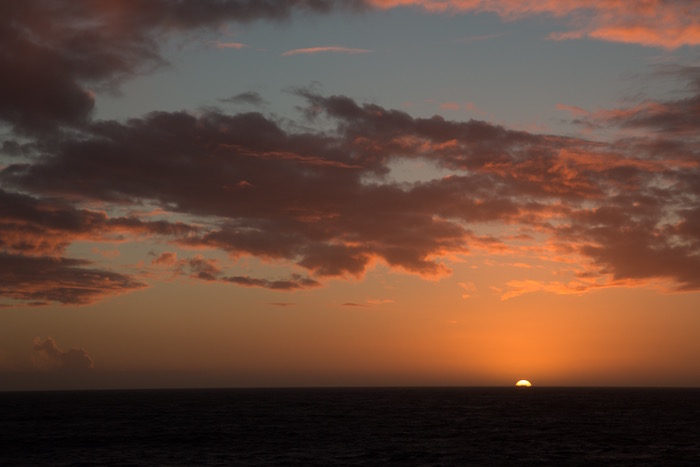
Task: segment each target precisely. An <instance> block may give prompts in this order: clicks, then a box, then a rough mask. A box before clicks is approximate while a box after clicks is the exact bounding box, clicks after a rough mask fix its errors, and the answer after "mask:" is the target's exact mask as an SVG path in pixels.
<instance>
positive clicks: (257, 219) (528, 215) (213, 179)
mask: <svg viewBox="0 0 700 467" xmlns="http://www.w3.org/2000/svg"><path fill="white" fill-rule="evenodd" d="M684 73H685V74H684V75H683V76H684V77H685V78H688V76H687V75H688V73H687V72H684ZM298 94H299V96H300V97H301V98H303V99H304V100H305V107H304V109H303V112H304V115H305V116H306V117H307V118H309V119H310V120H309V122H310V123H311V124H312V125H314V124H316V123H317V124H318V125H319V127H323V128H329V127H330V128H333V130H332V131H327V130H323V131H321V130H318V131H314V130H313V126H312V127H309V126H308V125H306V126H305V128H306V130H304V131H301V132H299V131H292V130H288V129H286V128H283V127H282V126H280V125H279V123H277V122H276V121H274V120H272V119H270V118H267V117H265V116H263V115H261V114H259V113H239V114H234V115H229V114H225V113H221V112H218V111H203V112H201V113H200V114H198V115H196V116H195V115H191V114H187V113H184V112H154V113H152V114H149V115H147V116H145V117H142V118H139V119H132V120H129V121H128V122H125V123H120V122H106V121H100V122H93V123H91V124H89V125H87V126H86V127H85V128H84V130H83V132H82V133H81V135H80V137H79V138H74V137H73V136H71V135H70V134H68V135H65V136H64V139H63V140H60V139H59V140H56V139H52V140H51V142H50V143H49V142H47V143H45V144H46V145H47V146H45V147H44V148H43V151H44V153H46V154H50V155H51V156H49V157H44V158H42V159H35V160H33V161H32V162H27V163H19V164H12V165H9V166H7V167H6V168H4V169H3V170H2V171H1V172H0V181H2V182H3V186H6V187H8V189H10V188H11V189H16V190H22V191H24V192H30V193H35V194H36V195H35V196H36V197H29V198H27V197H26V196H27V195H18V194H16V193H10V192H5V197H6V198H7V199H10V200H14V201H13V202H12V203H11V204H14V205H22V203H24V205H25V206H26V207H25V208H23V209H20V210H19V212H23V213H25V214H23V216H25V217H31V216H34V217H36V216H38V214H31V213H34V212H41V211H42V209H39V208H38V207H36V206H35V205H39V204H41V203H44V202H45V201H41V200H43V198H42V197H43V196H49V195H50V194H55V193H60V194H62V196H65V197H67V199H85V200H92V201H93V202H100V203H107V204H108V205H109V204H110V203H118V204H119V205H120V206H123V205H125V204H126V205H139V204H143V203H146V204H149V205H156V206H158V207H160V208H161V209H163V210H164V211H167V212H172V213H173V214H178V215H184V216H195V217H197V218H198V219H200V221H201V222H200V224H199V225H198V226H197V228H193V227H190V226H188V225H186V224H173V223H170V224H168V223H165V224H164V223H161V224H150V223H148V222H146V221H139V220H136V219H128V218H114V219H110V218H108V217H107V216H106V215H105V214H104V213H103V214H99V215H96V214H94V213H92V212H89V211H84V210H78V209H73V211H75V213H78V214H80V215H79V216H77V217H78V218H80V217H81V216H83V217H85V218H88V219H92V221H91V222H89V223H88V222H85V223H86V224H87V225H90V226H92V227H91V228H92V229H93V230H92V232H102V231H107V232H108V231H110V229H112V228H117V227H119V228H123V229H125V231H127V232H128V228H131V229H141V230H142V231H146V232H151V231H153V232H157V234H158V235H164V236H167V237H168V238H170V239H172V241H174V242H175V243H178V244H180V245H182V246H186V247H196V248H205V249H216V250H221V251H224V252H226V253H228V254H229V255H231V256H232V257H239V256H253V257H257V258H260V259H263V260H266V261H275V262H279V263H280V264H289V263H290V262H291V263H292V264H295V265H296V267H301V268H304V269H306V270H307V271H308V273H309V274H310V277H309V278H304V279H301V278H300V277H295V276H292V278H291V279H283V280H271V279H265V278H256V277H250V276H246V275H236V274H229V273H227V272H226V271H224V270H223V269H222V268H221V267H220V266H218V265H216V264H215V263H213V262H209V261H208V260H206V261H205V260H204V259H189V260H184V259H183V260H177V264H180V265H182V266H180V267H186V268H187V270H188V271H189V272H188V274H189V276H191V277H192V278H198V279H201V280H210V281H218V282H227V283H231V284H237V285H240V286H252V287H265V288H269V289H275V290H295V289H301V288H307V287H313V286H317V285H319V282H318V279H320V278H323V277H362V276H363V275H364V274H365V272H366V271H367V270H368V268H371V267H372V266H373V265H374V264H376V263H377V262H382V263H384V264H387V265H388V266H390V267H392V268H395V269H397V270H402V271H406V272H409V273H415V274H419V275H421V276H423V277H441V276H444V275H446V274H449V273H450V270H449V267H448V262H447V261H446V260H447V259H448V258H451V257H455V256H459V255H468V254H469V253H470V251H471V250H481V251H485V252H489V253H499V252H501V253H502V252H504V251H512V248H516V247H513V246H510V245H509V242H510V240H509V239H508V238H499V237H495V236H488V235H483V234H478V233H477V232H478V231H479V229H481V228H482V227H483V226H488V225H511V226H520V227H521V228H522V229H524V231H525V232H532V231H535V232H538V234H539V235H540V236H545V237H546V238H548V243H547V245H548V246H547V249H544V248H542V249H541V254H542V255H547V257H548V258H550V259H551V260H553V261H561V259H562V258H569V259H567V260H566V261H576V262H578V263H579V264H580V267H579V268H578V269H577V270H576V271H575V273H576V274H579V275H581V274H588V275H595V276H597V277H599V278H603V279H604V280H603V279H601V280H602V282H600V281H599V282H597V284H598V285H600V284H601V283H608V284H610V283H617V284H621V283H623V282H622V281H624V280H643V279H649V280H651V279H654V278H665V279H667V280H670V281H672V282H673V283H675V285H674V287H675V288H677V289H679V290H681V289H682V290H688V289H697V288H700V285H699V283H698V277H700V274H698V273H696V272H695V271H700V268H696V267H695V266H696V258H697V256H698V252H700V242H699V241H698V235H699V234H700V232H698V223H697V222H695V221H694V217H693V216H695V215H696V210H697V200H698V188H697V187H698V186H700V183H698V178H699V177H700V175H699V168H698V164H697V162H696V161H694V159H693V158H692V157H688V156H684V154H691V153H692V151H694V150H695V149H693V148H695V147H696V145H697V142H694V140H693V139H692V138H688V135H689V134H692V132H690V131H689V129H690V128H692V126H693V125H694V124H695V123H694V120H693V119H692V118H690V119H688V120H687V121H686V122H683V120H682V119H681V118H680V116H681V115H682V114H683V113H686V114H688V115H690V116H692V115H693V112H694V110H693V107H692V105H688V102H689V100H690V102H692V99H693V97H690V98H688V99H689V100H688V99H680V100H678V101H669V102H662V103H659V104H658V106H656V107H654V108H663V109H666V110H667V111H669V112H670V114H669V115H678V118H677V119H675V120H674V119H670V122H673V121H678V122H679V123H678V124H675V126H674V127H673V128H671V127H670V125H671V123H670V122H665V121H663V120H662V119H657V118H650V116H649V115H648V112H647V113H643V112H644V108H643V107H640V108H636V107H634V108H632V110H631V111H629V112H627V113H621V114H619V115H617V114H613V113H608V114H606V117H605V118H607V119H608V120H606V123H608V124H609V123H610V122H614V123H615V124H617V125H620V126H630V125H638V126H641V125H645V128H654V127H655V126H656V127H659V128H660V129H664V130H668V129H669V128H671V131H659V132H658V135H657V136H653V137H652V136H650V134H649V133H648V132H647V133H646V134H644V135H643V136H639V137H634V138H632V139H630V138H627V139H625V140H624V141H620V142H617V141H611V142H593V141H587V140H584V139H579V138H568V137H557V136H552V135H538V134H533V133H528V132H524V131H513V130H509V129H507V128H504V127H501V126H498V125H493V124H490V123H487V122H483V121H479V120H468V121H453V120H446V119H444V118H442V117H439V116H434V117H431V118H417V117H413V116H411V115H409V114H408V113H406V112H403V111H399V110H394V109H387V108H384V107H381V106H378V105H376V104H361V103H358V102H356V101H354V100H352V99H350V98H348V97H345V96H322V95H318V94H315V93H314V92H312V91H309V90H305V89H300V90H298ZM601 115H602V114H601ZM601 118H602V117H601ZM616 119H617V120H616ZM684 125H685V126H684ZM650 138H654V139H650ZM680 148H683V149H682V150H681V149H680ZM173 151H177V153H178V158H177V159H175V160H174V159H173V158H172V157H171V154H172V153H173ZM397 160H422V161H426V162H429V163H431V164H434V165H436V166H438V167H440V168H442V169H445V170H448V171H452V175H449V176H446V177H442V178H436V179H433V180H425V181H420V182H414V183H411V184H402V183H397V182H393V181H391V179H390V178H388V177H387V176H386V175H387V174H388V173H389V170H390V164H391V163H392V162H394V161H397ZM124 174H128V177H127V178H126V179H128V183H125V182H124V180H125V177H124ZM37 203H38V204H37ZM32 206H35V207H32ZM66 209H67V208H64V210H66ZM73 211H70V210H67V211H66V212H73ZM56 212H62V211H61V210H60V209H59V210H57V211H56ZM30 214H31V216H30ZM6 217H8V218H9V217H11V216H10V214H6ZM59 217H60V216H53V215H52V216H44V220H43V223H44V224H47V223H50V222H53V223H57V221H56V220H55V219H57V218H59ZM46 219H48V220H46ZM670 219H675V221H673V222H670V221H669V220H670ZM78 225H81V224H80V223H78ZM95 226H98V227H99V228H96V227H95ZM6 230H7V231H10V230H11V229H6ZM88 230H89V229H88ZM631 234H634V235H636V236H638V237H631V238H637V240H635V241H633V242H632V241H630V242H629V243H628V245H625V244H624V238H626V236H629V235H631ZM8 238H9V237H8ZM522 238H525V239H527V238H530V239H532V237H521V239H522ZM521 241H524V240H521ZM631 245H634V246H635V249H633V248H631ZM626 246H628V247H629V248H626ZM13 248H15V250H16V251H19V248H20V246H16V247H13ZM518 248H519V247H518ZM56 250H57V251H60V248H57V249H56ZM37 251H41V250H37ZM635 255H636V258H632V257H633V256H635ZM571 258H573V259H571ZM627 258H631V262H630V263H629V264H635V265H636V266H635V268H634V270H631V269H630V268H628V267H626V265H625V261H626V260H627ZM171 260H172V261H174V260H175V258H174V257H173V258H170V257H162V258H160V259H158V258H156V260H154V261H155V263H159V262H163V263H165V262H166V261H171ZM567 267H569V266H567Z"/></svg>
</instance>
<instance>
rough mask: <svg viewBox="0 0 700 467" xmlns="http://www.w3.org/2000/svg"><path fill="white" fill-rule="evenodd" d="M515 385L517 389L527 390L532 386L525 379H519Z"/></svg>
mask: <svg viewBox="0 0 700 467" xmlns="http://www.w3.org/2000/svg"><path fill="white" fill-rule="evenodd" d="M515 385H516V386H517V387H519V388H529V387H530V386H532V383H530V381H528V380H526V379H521V380H520V381H518V382H517V383H515Z"/></svg>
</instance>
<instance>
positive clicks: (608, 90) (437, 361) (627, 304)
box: [0, 0, 700, 390]
mask: <svg viewBox="0 0 700 467" xmlns="http://www.w3.org/2000/svg"><path fill="white" fill-rule="evenodd" d="M699 51H700V6H699V5H698V4H697V2H695V1H694V0H687V1H684V0H673V1H670V0H669V1H666V0H644V1H638V2H626V1H622V0H562V1H552V0H542V1H536V0H530V1H514V0H452V1H449V0H220V1H215V0H202V1H197V2H194V1H193V2H183V1H175V0H147V1H137V0H123V1H116V0H94V1H89V0H73V1H57V0H27V1H23V2H2V3H0V69H1V70H2V73H0V390H35V389H97V388H149V387H261V386H404V385H410V386H437V385H439V386H445V385H449V386H455V385H456V386H483V385H488V386H492V385H495V386H500V385H506V386H507V385H514V384H515V382H516V381H518V380H519V379H523V378H524V379H528V380H530V381H531V382H532V383H533V385H534V386H538V385H539V386H694V387H697V386H700V366H698V364H697V362H698V361H700V339H697V330H698V329H700V294H699V292H700V137H699V136H698V135H700V131H699V130H700V55H699V54H698V52H699Z"/></svg>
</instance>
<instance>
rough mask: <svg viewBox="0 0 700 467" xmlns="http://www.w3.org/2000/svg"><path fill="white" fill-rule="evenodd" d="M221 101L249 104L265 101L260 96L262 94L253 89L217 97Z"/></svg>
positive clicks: (261, 103)
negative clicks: (220, 97) (221, 97)
mask: <svg viewBox="0 0 700 467" xmlns="http://www.w3.org/2000/svg"><path fill="white" fill-rule="evenodd" d="M219 100H220V101H221V102H228V103H231V104H250V105H263V104H265V103H266V102H267V101H265V99H263V98H262V96H261V95H260V94H259V93H257V92H255V91H247V92H242V93H240V94H236V95H235V96H231V97H227V98H224V99H219Z"/></svg>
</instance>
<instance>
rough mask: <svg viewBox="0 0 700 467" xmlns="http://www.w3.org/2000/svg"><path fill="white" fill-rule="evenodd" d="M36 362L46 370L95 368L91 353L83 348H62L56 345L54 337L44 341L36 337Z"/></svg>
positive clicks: (72, 370)
mask: <svg viewBox="0 0 700 467" xmlns="http://www.w3.org/2000/svg"><path fill="white" fill-rule="evenodd" d="M34 352H35V355H34V363H35V365H36V366H37V367H39V368H40V369H44V370H62V371H71V372H78V371H88V370H91V369H92V368H93V366H94V365H93V362H92V359H91V358H90V355H89V354H88V353H87V352H86V351H85V350H83V349H80V348H71V349H69V350H62V349H61V348H60V347H58V346H57V345H56V341H55V340H54V339H53V338H52V337H50V336H49V337H47V338H46V339H45V340H44V341H42V340H41V339H40V338H39V337H37V338H35V339H34Z"/></svg>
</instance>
